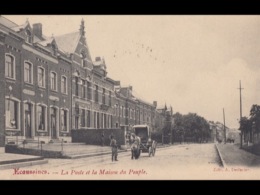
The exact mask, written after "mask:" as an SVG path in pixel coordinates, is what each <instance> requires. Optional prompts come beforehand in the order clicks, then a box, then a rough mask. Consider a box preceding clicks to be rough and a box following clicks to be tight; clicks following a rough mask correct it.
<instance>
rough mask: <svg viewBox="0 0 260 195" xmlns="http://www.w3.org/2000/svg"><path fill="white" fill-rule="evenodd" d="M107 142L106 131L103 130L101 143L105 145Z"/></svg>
mask: <svg viewBox="0 0 260 195" xmlns="http://www.w3.org/2000/svg"><path fill="white" fill-rule="evenodd" d="M104 144H105V134H104V131H103V132H102V134H101V145H102V146H104Z"/></svg>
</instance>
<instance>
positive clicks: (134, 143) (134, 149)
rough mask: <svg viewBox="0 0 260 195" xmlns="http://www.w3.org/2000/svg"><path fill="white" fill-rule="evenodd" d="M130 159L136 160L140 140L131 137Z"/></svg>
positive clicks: (138, 153)
mask: <svg viewBox="0 0 260 195" xmlns="http://www.w3.org/2000/svg"><path fill="white" fill-rule="evenodd" d="M130 140H131V159H138V158H139V156H140V138H136V137H131V139H130Z"/></svg>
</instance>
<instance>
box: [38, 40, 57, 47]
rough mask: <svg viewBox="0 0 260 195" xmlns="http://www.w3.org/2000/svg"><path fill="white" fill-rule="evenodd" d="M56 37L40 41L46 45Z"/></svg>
mask: <svg viewBox="0 0 260 195" xmlns="http://www.w3.org/2000/svg"><path fill="white" fill-rule="evenodd" d="M53 39H54V38H48V39H47V40H44V41H39V42H38V43H39V44H41V45H42V46H44V47H46V46H47V45H48V44H51V43H52V41H53Z"/></svg>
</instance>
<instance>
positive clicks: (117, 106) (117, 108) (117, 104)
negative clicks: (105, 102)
mask: <svg viewBox="0 0 260 195" xmlns="http://www.w3.org/2000/svg"><path fill="white" fill-rule="evenodd" d="M116 116H119V114H118V104H116Z"/></svg>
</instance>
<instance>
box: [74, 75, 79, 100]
mask: <svg viewBox="0 0 260 195" xmlns="http://www.w3.org/2000/svg"><path fill="white" fill-rule="evenodd" d="M78 82H79V78H78V77H76V78H75V95H76V96H79V84H78Z"/></svg>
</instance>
